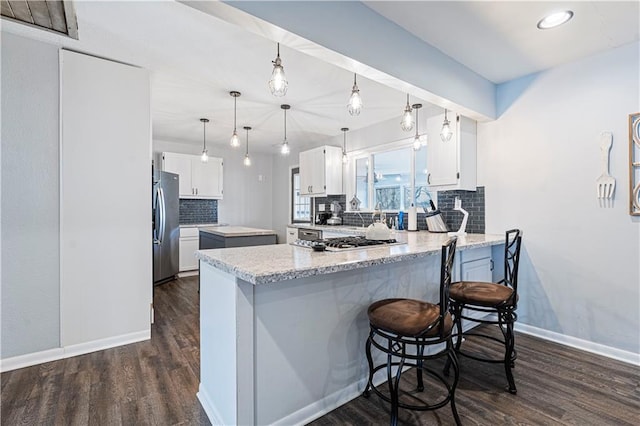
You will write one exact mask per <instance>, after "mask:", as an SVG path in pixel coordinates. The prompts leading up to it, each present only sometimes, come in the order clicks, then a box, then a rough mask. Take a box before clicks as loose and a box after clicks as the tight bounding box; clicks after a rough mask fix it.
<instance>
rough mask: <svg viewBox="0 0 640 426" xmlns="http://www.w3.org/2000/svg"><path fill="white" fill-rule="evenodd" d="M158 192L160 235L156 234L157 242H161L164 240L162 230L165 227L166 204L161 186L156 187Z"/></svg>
mask: <svg viewBox="0 0 640 426" xmlns="http://www.w3.org/2000/svg"><path fill="white" fill-rule="evenodd" d="M158 190H159V191H160V193H159V194H158V195H159V197H158V199H159V200H160V235H158V244H162V241H163V240H164V231H165V229H166V221H167V210H166V208H167V206H166V204H165V200H164V191H163V190H162V188H158Z"/></svg>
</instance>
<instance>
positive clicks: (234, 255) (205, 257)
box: [196, 231, 504, 285]
mask: <svg viewBox="0 0 640 426" xmlns="http://www.w3.org/2000/svg"><path fill="white" fill-rule="evenodd" d="M392 238H396V239H397V240H398V241H402V242H406V243H407V244H402V245H393V246H376V247H374V248H366V249H357V250H347V251H344V252H328V251H325V252H314V251H313V250H311V249H309V248H305V247H297V246H292V245H289V244H277V245H268V246H253V247H237V248H226V249H213V250H200V251H198V252H196V257H197V258H198V259H200V260H202V261H203V262H205V263H208V264H210V265H212V266H213V267H215V268H217V269H220V270H221V271H224V272H227V273H229V274H232V275H235V276H236V277H238V278H241V279H243V280H245V281H247V282H249V283H252V284H255V285H259V284H269V283H274V282H278V281H284V280H290V279H294V278H303V277H309V276H313V275H322V274H330V273H332V272H339V271H348V270H352V269H358V268H366V267H369V266H373V265H380V264H385V263H394V262H401V261H405V260H411V259H419V258H422V257H426V256H434V255H440V251H441V249H442V244H443V243H444V242H445V241H446V240H447V239H448V238H449V237H448V236H447V235H446V234H432V233H429V232H426V231H423V232H397V233H395V234H392ZM498 244H504V235H487V234H468V235H466V236H464V237H459V238H458V245H457V250H458V251H461V250H465V249H471V248H479V247H487V246H493V245H498Z"/></svg>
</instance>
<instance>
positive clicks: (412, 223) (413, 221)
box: [407, 203, 418, 231]
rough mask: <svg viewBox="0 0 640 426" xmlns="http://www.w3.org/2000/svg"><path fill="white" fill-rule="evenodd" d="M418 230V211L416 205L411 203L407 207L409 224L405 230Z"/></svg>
mask: <svg viewBox="0 0 640 426" xmlns="http://www.w3.org/2000/svg"><path fill="white" fill-rule="evenodd" d="M417 230H418V211H417V209H416V206H414V205H413V203H412V204H411V206H410V207H409V226H408V227H407V231H417Z"/></svg>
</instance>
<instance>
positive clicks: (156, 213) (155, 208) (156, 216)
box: [153, 186, 161, 244]
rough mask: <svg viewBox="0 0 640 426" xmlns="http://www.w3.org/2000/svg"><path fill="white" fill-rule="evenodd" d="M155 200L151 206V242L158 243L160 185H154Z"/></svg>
mask: <svg viewBox="0 0 640 426" xmlns="http://www.w3.org/2000/svg"><path fill="white" fill-rule="evenodd" d="M155 189H156V193H155V197H154V198H155V200H154V206H153V244H160V240H159V234H160V221H161V218H160V217H159V216H160V187H159V186H156V188H155ZM156 219H157V220H156Z"/></svg>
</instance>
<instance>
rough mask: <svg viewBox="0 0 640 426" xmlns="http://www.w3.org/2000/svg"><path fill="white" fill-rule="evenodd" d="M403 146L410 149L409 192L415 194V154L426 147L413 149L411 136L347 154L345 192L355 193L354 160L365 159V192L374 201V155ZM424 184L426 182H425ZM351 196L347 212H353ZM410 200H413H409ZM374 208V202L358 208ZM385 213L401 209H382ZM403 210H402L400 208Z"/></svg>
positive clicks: (365, 210)
mask: <svg viewBox="0 0 640 426" xmlns="http://www.w3.org/2000/svg"><path fill="white" fill-rule="evenodd" d="M403 148H409V149H410V151H411V160H410V173H411V185H410V188H411V192H410V193H411V194H415V191H416V154H418V153H420V152H423V151H422V150H423V149H424V150H426V147H425V146H423V147H422V148H421V149H420V150H419V151H415V150H414V149H413V137H409V138H405V139H401V140H398V141H395V142H390V143H385V144H381V145H376V146H374V147H371V148H367V149H363V150H359V151H354V152H352V153H351V154H350V155H349V163H348V164H347V169H346V171H345V177H346V178H347V179H348V180H347V184H346V185H345V186H346V191H347V194H356V193H357V191H356V189H357V188H356V185H357V182H356V161H357V160H360V159H363V158H364V159H366V160H367V161H368V164H369V166H368V167H370V168H371V169H370V173H368V179H367V194H368V198H369V200H370V202H371V203H375V188H374V178H373V170H374V169H375V163H374V156H375V155H376V154H381V153H384V152H390V151H397V150H400V149H403ZM425 185H426V183H425ZM429 192H430V191H429ZM350 199H351V197H350V196H349V195H347V210H346V211H347V212H353V210H351V209H350V208H349V207H350V205H349V200H350ZM410 202H413V200H411V201H410ZM374 208H375V204H374V205H372V206H367V207H364V208H362V209H361V210H360V212H372V211H373V210H374ZM384 211H385V212H387V213H397V212H398V211H401V210H384ZM402 211H403V210H402Z"/></svg>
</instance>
